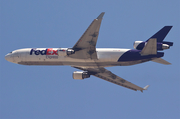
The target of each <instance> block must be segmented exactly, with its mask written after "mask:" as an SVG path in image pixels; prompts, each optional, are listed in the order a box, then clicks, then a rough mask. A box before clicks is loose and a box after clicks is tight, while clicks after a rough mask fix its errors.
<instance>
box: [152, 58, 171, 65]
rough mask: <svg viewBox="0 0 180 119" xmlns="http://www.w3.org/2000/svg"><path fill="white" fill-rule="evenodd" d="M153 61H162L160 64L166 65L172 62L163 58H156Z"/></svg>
mask: <svg viewBox="0 0 180 119" xmlns="http://www.w3.org/2000/svg"><path fill="white" fill-rule="evenodd" d="M152 61H153V62H156V63H160V64H165V65H169V64H171V63H169V62H168V61H166V60H164V59H162V58H157V59H154V60H152Z"/></svg>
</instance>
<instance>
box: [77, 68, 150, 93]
mask: <svg viewBox="0 0 180 119" xmlns="http://www.w3.org/2000/svg"><path fill="white" fill-rule="evenodd" d="M75 68H77V69H81V70H84V71H87V72H88V73H89V74H90V75H94V76H96V77H98V78H101V79H104V80H106V81H109V82H111V83H114V84H117V85H120V86H123V87H125V88H129V89H131V90H134V91H137V90H139V91H141V92H143V90H147V88H148V87H149V85H147V86H145V87H144V88H141V87H139V86H137V85H135V84H133V83H131V82H128V81H126V80H125V79H123V78H121V77H119V76H117V75H115V74H114V73H112V72H111V71H109V70H107V69H105V68H81V67H75Z"/></svg>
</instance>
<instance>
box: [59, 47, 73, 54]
mask: <svg viewBox="0 0 180 119" xmlns="http://www.w3.org/2000/svg"><path fill="white" fill-rule="evenodd" d="M57 52H58V56H69V55H71V54H74V53H75V51H74V50H73V49H70V48H59V49H58V51H57Z"/></svg>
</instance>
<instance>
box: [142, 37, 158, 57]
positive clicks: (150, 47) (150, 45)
mask: <svg viewBox="0 0 180 119" xmlns="http://www.w3.org/2000/svg"><path fill="white" fill-rule="evenodd" d="M140 53H141V55H156V54H157V39H156V38H152V39H149V41H148V42H147V44H146V45H145V47H144V48H143V49H142V51H141V52H140Z"/></svg>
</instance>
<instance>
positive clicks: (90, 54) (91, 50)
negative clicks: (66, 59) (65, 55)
mask: <svg viewBox="0 0 180 119" xmlns="http://www.w3.org/2000/svg"><path fill="white" fill-rule="evenodd" d="M103 15H104V12H102V13H101V14H100V15H99V16H98V17H97V18H96V19H94V20H93V22H92V23H91V24H90V25H89V27H88V28H87V30H86V31H85V32H84V34H83V35H82V36H81V38H80V39H79V40H78V41H77V43H76V44H75V45H74V47H73V50H74V51H75V54H72V55H70V57H72V58H79V59H89V58H90V59H97V54H96V42H97V39H98V35H99V29H100V25H101V21H102V18H103Z"/></svg>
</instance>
